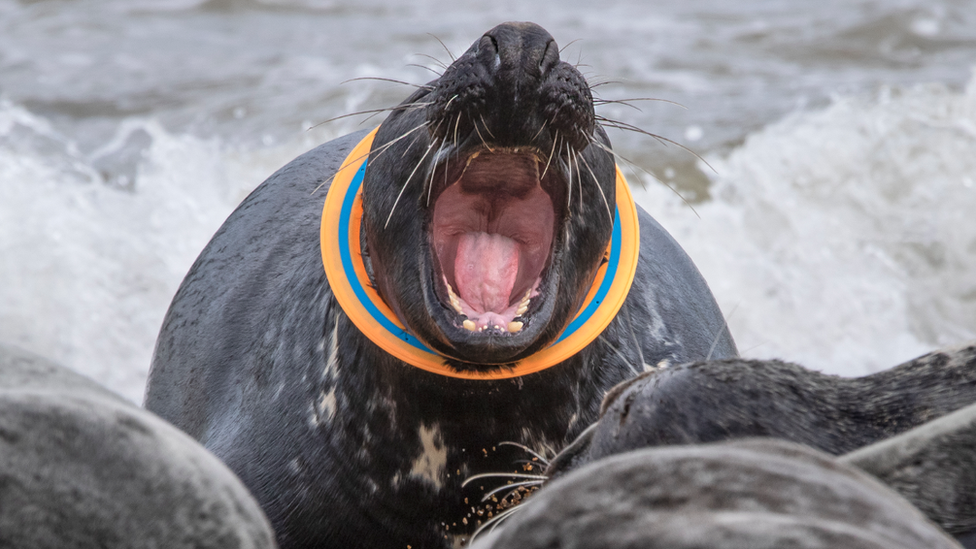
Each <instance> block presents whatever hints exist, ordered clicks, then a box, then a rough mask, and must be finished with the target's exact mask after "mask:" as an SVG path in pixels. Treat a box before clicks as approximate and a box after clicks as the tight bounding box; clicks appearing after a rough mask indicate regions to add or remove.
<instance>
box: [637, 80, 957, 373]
mask: <svg viewBox="0 0 976 549" xmlns="http://www.w3.org/2000/svg"><path fill="white" fill-rule="evenodd" d="M709 160H710V163H711V164H712V166H714V168H715V170H716V172H717V175H714V176H713V179H714V185H713V186H712V188H711V192H712V195H713V199H712V200H711V201H709V202H707V203H704V204H699V205H698V206H697V208H696V210H697V212H698V214H699V215H700V216H701V219H698V218H697V217H695V215H694V213H692V212H691V211H690V209H689V208H688V206H687V205H685V204H683V203H681V202H680V200H678V199H677V198H676V197H675V196H674V195H673V194H672V193H670V192H669V191H667V190H666V189H663V188H662V187H661V186H660V185H657V186H655V185H650V186H648V189H647V191H646V192H641V193H639V195H638V196H639V198H638V201H639V202H640V203H641V204H642V205H644V206H645V208H647V209H648V210H649V211H651V212H652V214H653V215H655V217H656V218H657V219H658V220H660V221H661V222H662V223H663V224H664V225H665V226H666V227H667V228H668V229H669V230H670V231H671V232H672V234H673V235H674V236H675V238H677V239H678V241H679V242H681V243H682V245H683V246H684V247H685V249H686V250H687V251H688V252H689V254H691V256H692V257H693V259H694V260H695V262H696V263H697V265H698V266H699V268H700V270H701V271H702V273H703V274H704V276H705V278H706V280H708V281H709V283H710V285H711V287H712V290H713V291H714V293H715V295H716V297H717V299H718V301H719V303H720V305H721V307H722V309H723V311H724V312H725V314H726V316H727V317H728V322H729V325H730V328H731V330H732V333H733V334H734V336H735V338H736V341H737V344H738V346H739V350H740V352H741V353H742V354H743V355H744V356H748V357H765V358H785V359H788V360H794V361H797V362H799V363H801V364H803V365H805V366H807V367H810V368H814V369H818V370H823V371H826V372H830V373H837V374H843V375H862V374H866V373H870V372H874V371H878V370H880V369H883V368H886V367H890V366H894V365H895V364H898V363H899V362H901V361H903V360H906V359H909V358H912V357H914V356H916V355H919V354H922V353H925V352H927V351H930V350H932V349H933V348H935V347H940V346H948V345H952V344H956V343H959V342H961V341H964V340H967V339H972V338H974V336H976V79H974V80H973V81H971V82H970V85H969V87H968V89H967V91H966V92H964V93H957V92H952V91H949V90H947V89H946V88H945V87H943V86H941V85H928V86H918V87H914V88H911V89H907V90H892V89H886V90H883V91H882V92H881V93H880V94H879V95H878V96H877V97H872V98H850V97H847V98H838V99H836V100H835V101H834V103H833V104H832V105H830V106H829V107H827V108H825V109H823V110H818V111H813V112H800V113H796V114H793V115H791V116H788V117H786V118H785V119H783V120H781V121H779V122H777V123H775V124H772V125H770V126H768V127H766V128H764V129H763V130H761V131H759V132H756V133H754V134H752V135H750V136H749V137H748V138H747V139H746V142H745V143H744V144H743V145H742V146H741V147H738V148H736V149H735V150H733V151H732V152H731V153H730V154H728V155H727V156H721V157H713V158H709Z"/></svg>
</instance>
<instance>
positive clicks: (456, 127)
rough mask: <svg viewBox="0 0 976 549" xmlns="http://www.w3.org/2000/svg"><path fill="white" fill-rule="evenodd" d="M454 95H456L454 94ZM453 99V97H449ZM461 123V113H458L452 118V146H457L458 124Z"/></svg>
mask: <svg viewBox="0 0 976 549" xmlns="http://www.w3.org/2000/svg"><path fill="white" fill-rule="evenodd" d="M454 97H457V96H456V95H455V96H454ZM451 100H452V101H453V100H454V98H451ZM460 125H461V113H458V115H457V119H455V120H454V148H457V146H458V126H460Z"/></svg>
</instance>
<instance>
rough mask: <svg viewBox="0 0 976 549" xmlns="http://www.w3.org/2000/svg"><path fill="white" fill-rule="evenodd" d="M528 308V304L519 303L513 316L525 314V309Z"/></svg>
mask: <svg viewBox="0 0 976 549" xmlns="http://www.w3.org/2000/svg"><path fill="white" fill-rule="evenodd" d="M528 310H529V306H528V305H519V308H518V310H517V311H515V316H520V315H524V314H525V311H528Z"/></svg>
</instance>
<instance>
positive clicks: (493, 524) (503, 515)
mask: <svg viewBox="0 0 976 549" xmlns="http://www.w3.org/2000/svg"><path fill="white" fill-rule="evenodd" d="M521 509H522V506H521V505H516V506H515V507H512V508H511V509H506V510H505V511H503V512H501V513H498V514H497V515H495V516H494V517H492V519H491V520H489V521H488V522H486V523H484V524H482V525H481V526H480V527H478V529H477V530H475V531H474V533H473V534H471V539H470V540H469V542H470V541H474V538H475V537H477V535H478V534H480V533H481V532H482V531H483V530H484V529H485V528H488V527H489V526H491V529H489V530H488V533H489V534H490V533H492V532H494V531H495V528H496V527H497V526H498V525H499V524H501V523H502V522H503V521H504V520H505V519H506V518H508V517H509V516H511V515H512V513H515V512H516V511H520V510H521Z"/></svg>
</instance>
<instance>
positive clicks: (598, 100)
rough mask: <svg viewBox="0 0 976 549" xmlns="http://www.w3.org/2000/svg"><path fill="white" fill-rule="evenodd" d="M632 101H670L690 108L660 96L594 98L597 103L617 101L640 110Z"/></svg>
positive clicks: (603, 103) (683, 107)
mask: <svg viewBox="0 0 976 549" xmlns="http://www.w3.org/2000/svg"><path fill="white" fill-rule="evenodd" d="M630 101H655V102H658V103H669V104H671V105H675V106H678V107H681V108H682V109H684V110H688V107H686V106H684V105H682V104H681V103H678V102H677V101H671V100H668V99H661V98H659V97H628V98H627V99H596V98H594V99H593V102H594V103H596V104H600V105H606V104H610V103H616V104H620V105H626V106H628V107H631V108H633V109H636V110H638V111H640V109H639V108H637V107H636V106H634V105H631V104H630ZM641 112H643V111H641Z"/></svg>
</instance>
